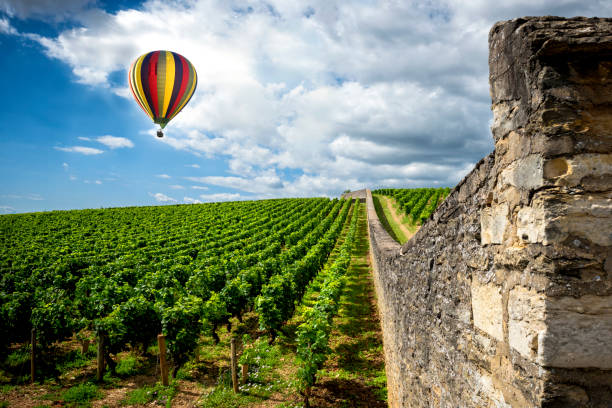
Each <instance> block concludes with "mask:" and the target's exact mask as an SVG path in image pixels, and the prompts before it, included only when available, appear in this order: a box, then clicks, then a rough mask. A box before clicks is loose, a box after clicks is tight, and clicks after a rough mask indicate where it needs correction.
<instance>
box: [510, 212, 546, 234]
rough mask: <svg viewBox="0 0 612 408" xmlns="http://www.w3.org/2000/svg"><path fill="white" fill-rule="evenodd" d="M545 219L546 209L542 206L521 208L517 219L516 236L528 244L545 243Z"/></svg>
mask: <svg viewBox="0 0 612 408" xmlns="http://www.w3.org/2000/svg"><path fill="white" fill-rule="evenodd" d="M544 219H545V214H544V209H543V208H542V207H541V205H540V206H537V207H523V208H521V209H520V210H519V212H518V215H517V219H516V221H517V229H516V234H517V235H518V237H519V239H520V240H521V241H523V242H528V243H540V242H543V241H544V239H545V237H546V233H545V226H546V224H545V222H544Z"/></svg>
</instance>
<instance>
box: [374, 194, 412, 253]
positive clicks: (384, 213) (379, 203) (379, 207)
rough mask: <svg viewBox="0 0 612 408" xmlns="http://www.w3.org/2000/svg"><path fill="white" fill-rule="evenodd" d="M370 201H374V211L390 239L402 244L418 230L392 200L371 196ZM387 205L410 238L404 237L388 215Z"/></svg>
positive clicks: (375, 195)
mask: <svg viewBox="0 0 612 408" xmlns="http://www.w3.org/2000/svg"><path fill="white" fill-rule="evenodd" d="M372 199H373V200H374V208H375V209H376V215H378V219H379V220H380V222H381V223H382V225H383V227H384V228H385V230H387V232H388V233H389V235H391V237H392V238H393V239H394V240H396V241H397V242H399V243H400V244H404V243H405V242H406V241H408V239H410V237H411V236H412V235H414V233H415V232H416V231H417V230H418V229H419V227H420V225H418V224H415V223H414V222H412V219H411V218H410V217H409V216H408V215H407V214H406V213H404V211H402V209H401V208H400V207H399V205H398V203H397V202H396V201H395V200H394V199H393V198H391V197H387V196H383V195H380V194H373V195H372ZM387 203H389V204H391V208H392V209H393V210H392V211H394V212H395V214H396V215H397V218H399V219H400V220H401V223H402V226H403V227H405V228H406V229H407V230H408V231H409V232H410V234H411V235H410V236H406V233H405V232H404V231H403V230H402V228H400V226H399V225H398V224H397V222H396V221H395V218H394V217H393V215H392V214H391V213H390V210H389V207H388V206H387Z"/></svg>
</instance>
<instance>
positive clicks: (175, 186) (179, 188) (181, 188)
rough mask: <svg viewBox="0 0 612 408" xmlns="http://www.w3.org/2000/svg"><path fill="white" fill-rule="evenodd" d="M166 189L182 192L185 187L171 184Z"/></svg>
mask: <svg viewBox="0 0 612 408" xmlns="http://www.w3.org/2000/svg"><path fill="white" fill-rule="evenodd" d="M168 187H170V188H171V189H173V190H183V189H184V188H185V187H183V186H181V185H180V184H172V185H170V186H168Z"/></svg>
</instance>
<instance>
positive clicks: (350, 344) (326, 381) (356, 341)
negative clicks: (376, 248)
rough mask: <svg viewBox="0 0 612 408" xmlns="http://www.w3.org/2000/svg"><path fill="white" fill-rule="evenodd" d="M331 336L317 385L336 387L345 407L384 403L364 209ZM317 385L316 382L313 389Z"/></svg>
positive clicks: (383, 372) (379, 332) (385, 395)
mask: <svg viewBox="0 0 612 408" xmlns="http://www.w3.org/2000/svg"><path fill="white" fill-rule="evenodd" d="M346 276H347V283H346V287H345V289H344V292H343V294H342V297H341V299H340V305H341V306H340V310H339V312H338V316H336V318H335V319H334V329H333V331H332V335H331V337H330V346H331V348H332V350H333V353H332V354H331V355H330V359H329V360H328V361H327V362H326V364H325V365H324V367H323V370H321V371H320V372H319V374H318V382H319V384H320V386H322V387H326V388H327V389H328V390H329V389H331V388H334V387H337V388H338V390H337V391H336V392H337V395H336V396H337V397H338V400H339V401H342V403H344V404H345V405H347V406H356V404H358V405H359V406H363V405H362V404H364V403H366V404H367V406H372V407H378V406H381V407H382V406H385V403H386V398H387V389H386V375H385V367H384V358H383V351H382V335H381V331H380V323H379V321H378V314H377V310H376V305H375V303H374V301H373V300H374V293H373V284H372V283H371V280H370V279H371V278H370V276H371V270H370V265H369V243H368V237H367V223H366V219H365V211H363V208H362V212H361V214H360V220H359V224H358V230H357V237H356V245H355V248H354V249H353V258H352V260H351V265H350V267H349V269H348V271H347V275H346ZM316 387H317V385H315V388H316Z"/></svg>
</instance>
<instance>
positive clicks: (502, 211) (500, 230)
mask: <svg viewBox="0 0 612 408" xmlns="http://www.w3.org/2000/svg"><path fill="white" fill-rule="evenodd" d="M507 225H508V205H507V204H502V205H497V206H495V207H487V208H484V209H483V210H482V212H481V213H480V237H481V242H482V245H487V244H501V243H502V242H503V240H504V232H505V231H506V226H507Z"/></svg>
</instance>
